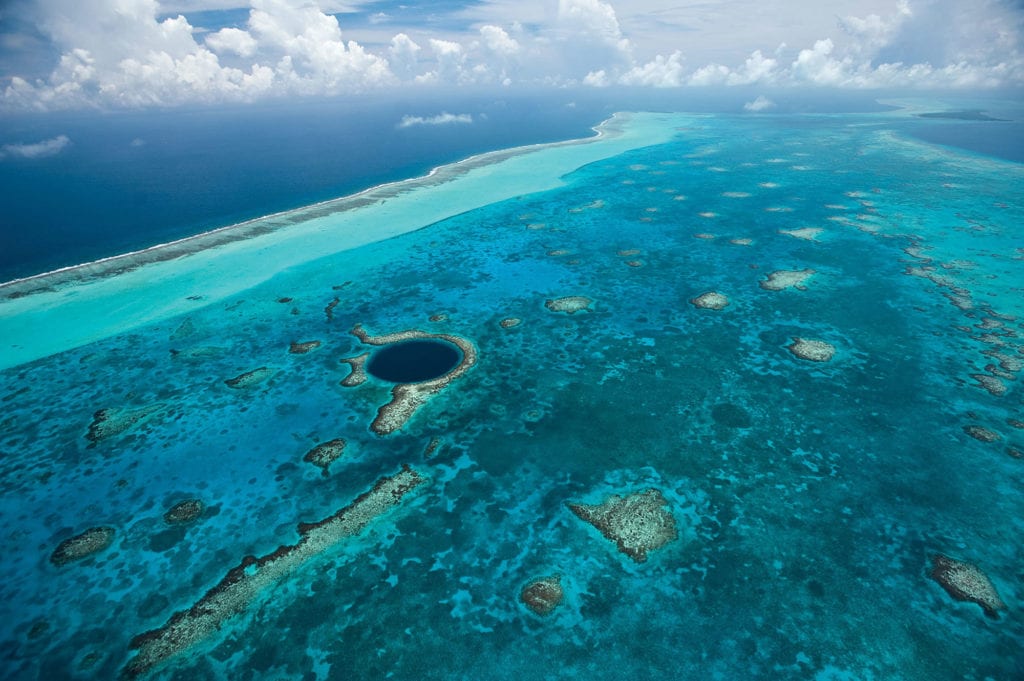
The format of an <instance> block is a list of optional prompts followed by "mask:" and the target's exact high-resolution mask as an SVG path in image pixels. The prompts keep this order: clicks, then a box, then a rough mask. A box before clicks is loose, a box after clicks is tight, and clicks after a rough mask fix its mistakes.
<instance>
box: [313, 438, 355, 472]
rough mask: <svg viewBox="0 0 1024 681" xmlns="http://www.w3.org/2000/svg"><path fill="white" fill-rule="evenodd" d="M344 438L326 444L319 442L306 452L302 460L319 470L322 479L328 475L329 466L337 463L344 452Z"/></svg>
mask: <svg viewBox="0 0 1024 681" xmlns="http://www.w3.org/2000/svg"><path fill="white" fill-rule="evenodd" d="M346 444H348V443H346V442H345V438H341V437H339V438H335V439H334V440H330V441H328V442H321V443H320V444H318V445H317V446H316V447H313V449H311V450H309V451H308V452H306V455H305V456H303V457H302V460H303V461H305V462H306V463H311V464H313V465H314V466H316V467H317V468H319V469H320V472H321V473H322V474H323V476H324V477H327V475H329V474H330V470H329V469H330V466H331V464H332V463H334V462H335V461H337V460H338V459H339V458H340V457H341V455H342V454H343V453H344V452H345V445H346Z"/></svg>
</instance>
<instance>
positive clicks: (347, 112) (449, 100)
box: [0, 91, 1024, 281]
mask: <svg viewBox="0 0 1024 681" xmlns="http://www.w3.org/2000/svg"><path fill="white" fill-rule="evenodd" d="M752 96H753V95H752V94H751V93H744V92H724V93H717V94H713V95H706V94H699V95H694V94H693V93H685V92H684V93H678V92H649V91H634V92H625V93H623V92H617V93H614V94H610V95H605V94H601V93H597V94H595V93H594V92H593V91H569V92H560V93H555V94H552V93H550V92H545V93H542V94H534V95H529V94H526V95H524V94H517V95H513V94H510V93H503V92H498V93H486V94H477V95H466V94H460V93H447V94H446V95H443V96H442V95H432V96H420V95H417V96H416V97H409V98H397V97H396V98H386V99H382V98H370V99H365V100H358V101H352V100H340V99H339V100H333V101H327V102H323V101H318V102H309V101H299V102H291V103H274V104H268V105H259V106H247V107H225V108H203V109H195V110H171V111H141V112H116V113H98V112H84V113H83V112H73V113H54V114H48V115H33V116H30V117H18V116H8V117H7V118H6V119H4V120H3V125H2V127H0V145H4V144H30V143H34V142H39V141H42V140H46V139H52V138H54V137H57V136H59V135H66V136H67V137H68V138H69V139H70V144H69V145H68V146H67V147H66V148H65V149H64V150H63V151H62V152H61V153H60V154H58V155H56V156H53V157H49V158H35V159H22V158H16V157H12V156H8V157H7V158H4V159H2V160H0V281H9V280H11V279H15V278H20V277H25V276H30V275H33V274H38V273H40V272H45V271H50V270H53V269H57V268H60V267H67V266H71V265H76V264H80V263H83V262H90V261H93V260H96V259H99V258H105V257H110V256H113V255H118V254H120V253H125V252H128V251H133V250H138V249H142V248H146V247H149V246H152V245H155V244H159V243H165V242H167V241H171V240H174V239H180V238H183V237H187V236H190V235H193V234H197V233H201V232H204V231H208V230H210V229H215V228H217V227H223V226H225V225H230V224H233V223H236V222H241V221H243V220H249V219H253V218H257V217H261V216H263V215H268V214H271V213H276V212H279V211H284V210H289V209H293V208H298V207H300V206H304V205H308V204H311V203H316V202H319V201H324V200H327V199H331V198H336V197H338V196H343V195H346V194H350V193H353V192H356V191H360V190H362V189H366V188H368V187H372V186H374V185H377V184H381V183H385V182H393V181H396V180H401V179H405V178H408V177H414V176H416V175H420V174H423V173H425V172H427V171H429V170H430V169H431V168H433V167H436V166H438V165H441V164H444V163H451V162H453V161H457V160H460V159H462V158H465V157H467V156H470V155H473V154H478V153H482V152H485V151H491V150H495V149H503V148H508V147H515V146H519V145H523V144H536V143H544V142H551V141H555V140H562V139H571V138H576V137H586V136H589V135H591V134H593V133H592V131H591V129H590V128H591V127H592V126H594V125H596V124H597V123H599V122H600V121H602V120H604V119H605V118H607V117H608V116H609V115H610V114H611V113H612V112H614V111H617V110H644V111H694V112H725V113H728V112H735V111H741V110H742V105H743V102H744V100H745V99H751V98H752ZM773 97H775V99H777V100H778V103H779V104H778V107H777V109H774V110H773V111H775V112H780V113H801V112H804V113H815V112H817V113H821V112H856V111H871V110H875V111H880V110H884V109H885V108H886V107H883V106H879V105H878V104H876V103H875V101H874V99H872V98H871V97H864V96H858V95H842V94H834V95H829V96H827V97H823V96H820V95H808V94H793V93H789V94H782V95H773ZM442 112H447V113H451V114H469V115H471V116H472V117H473V122H472V123H471V124H452V125H435V126H430V125H419V126H413V127H408V128H400V127H399V124H400V123H401V121H402V119H403V117H405V116H420V117H431V116H436V115H438V114H440V113H442ZM911 134H913V135H917V136H920V138H921V139H925V140H927V141H931V142H936V143H939V144H950V145H954V146H960V147H962V148H967V149H973V150H977V151H979V152H981V153H989V154H994V155H996V156H999V157H1002V158H1009V159H1015V160H1024V123H1021V122H1020V121H1005V122H1000V123H997V124H993V123H985V122H975V121H968V122H964V121H953V120H949V121H934V122H930V123H929V125H927V126H915V127H914V130H913V132H912V133H911Z"/></svg>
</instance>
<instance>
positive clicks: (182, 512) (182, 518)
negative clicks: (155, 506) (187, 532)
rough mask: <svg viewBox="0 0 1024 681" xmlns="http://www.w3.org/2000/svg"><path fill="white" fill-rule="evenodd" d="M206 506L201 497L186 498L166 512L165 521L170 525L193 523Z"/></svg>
mask: <svg viewBox="0 0 1024 681" xmlns="http://www.w3.org/2000/svg"><path fill="white" fill-rule="evenodd" d="M204 510H206V506H205V505H204V504H203V502H202V501H200V500H199V499H185V500H184V501H179V502H178V503H176V504H175V505H174V506H171V507H170V508H169V509H168V510H167V512H166V513H164V522H166V523H167V524H169V525H184V524H186V523H191V522H193V521H194V520H196V519H197V518H198V517H199V516H201V515H202V514H203V511H204Z"/></svg>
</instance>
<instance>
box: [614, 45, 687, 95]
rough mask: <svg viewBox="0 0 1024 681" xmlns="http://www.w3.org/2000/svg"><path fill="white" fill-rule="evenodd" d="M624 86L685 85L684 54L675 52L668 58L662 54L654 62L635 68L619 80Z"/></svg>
mask: <svg viewBox="0 0 1024 681" xmlns="http://www.w3.org/2000/svg"><path fill="white" fill-rule="evenodd" d="M619 82H620V83H622V84H623V85H647V86H650V87H679V86H680V85H682V84H683V82H684V79H683V53H682V52H679V51H676V52H673V53H672V54H671V55H670V56H669V57H668V58H665V57H663V56H661V55H660V54H659V55H658V56H657V57H655V58H654V59H653V60H652V61H650V62H648V63H646V64H644V65H642V66H634V67H633V68H632V69H630V70H629V71H627V72H626V73H625V74H623V76H622V77H621V78H620V79H619Z"/></svg>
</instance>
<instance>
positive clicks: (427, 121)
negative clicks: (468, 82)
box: [398, 111, 473, 128]
mask: <svg viewBox="0 0 1024 681" xmlns="http://www.w3.org/2000/svg"><path fill="white" fill-rule="evenodd" d="M472 122H473V116H472V115H471V114H450V113H448V112H447V111H443V112H441V113H439V114H438V115H436V116H427V117H424V116H402V120H401V122H400V123H399V124H398V127H399V128H411V127H414V126H417V125H452V124H459V123H461V124H466V123H472Z"/></svg>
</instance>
